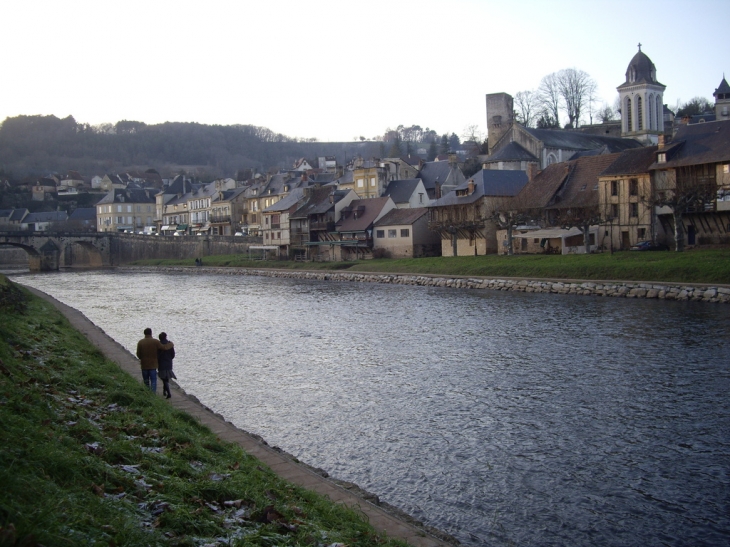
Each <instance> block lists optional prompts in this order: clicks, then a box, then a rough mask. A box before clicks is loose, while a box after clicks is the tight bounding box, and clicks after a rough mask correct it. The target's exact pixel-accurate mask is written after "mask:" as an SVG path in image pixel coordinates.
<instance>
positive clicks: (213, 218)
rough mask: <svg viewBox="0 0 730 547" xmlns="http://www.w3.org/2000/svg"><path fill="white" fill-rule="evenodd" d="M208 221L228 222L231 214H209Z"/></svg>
mask: <svg viewBox="0 0 730 547" xmlns="http://www.w3.org/2000/svg"><path fill="white" fill-rule="evenodd" d="M208 222H211V223H215V224H230V223H231V215H210V216H209V217H208Z"/></svg>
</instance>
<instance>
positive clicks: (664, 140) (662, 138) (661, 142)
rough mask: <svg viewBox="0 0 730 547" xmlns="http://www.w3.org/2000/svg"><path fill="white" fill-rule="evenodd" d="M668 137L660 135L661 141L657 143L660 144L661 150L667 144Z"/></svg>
mask: <svg viewBox="0 0 730 547" xmlns="http://www.w3.org/2000/svg"><path fill="white" fill-rule="evenodd" d="M666 138H667V136H666V135H659V141H658V143H657V144H658V145H659V149H660V150H661V149H662V148H664V147H665V146H666V145H667V143H666Z"/></svg>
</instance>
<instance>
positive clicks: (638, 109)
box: [636, 97, 644, 131]
mask: <svg viewBox="0 0 730 547" xmlns="http://www.w3.org/2000/svg"><path fill="white" fill-rule="evenodd" d="M641 102H642V101H641V97H639V98H638V99H636V122H637V125H638V126H639V131H641V130H642V129H644V116H643V115H642V114H643V109H642V104H641Z"/></svg>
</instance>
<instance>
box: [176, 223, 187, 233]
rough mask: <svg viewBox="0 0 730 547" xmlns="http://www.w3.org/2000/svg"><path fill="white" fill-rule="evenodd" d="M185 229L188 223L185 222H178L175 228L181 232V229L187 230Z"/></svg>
mask: <svg viewBox="0 0 730 547" xmlns="http://www.w3.org/2000/svg"><path fill="white" fill-rule="evenodd" d="M187 229H188V225H187V224H178V225H177V228H176V230H177V231H178V232H181V231H184V230H187Z"/></svg>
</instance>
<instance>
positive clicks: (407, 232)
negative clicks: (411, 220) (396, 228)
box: [400, 228, 411, 237]
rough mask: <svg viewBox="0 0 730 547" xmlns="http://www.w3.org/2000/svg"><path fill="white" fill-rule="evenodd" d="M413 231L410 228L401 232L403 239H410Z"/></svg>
mask: <svg viewBox="0 0 730 547" xmlns="http://www.w3.org/2000/svg"><path fill="white" fill-rule="evenodd" d="M410 235H411V231H410V230H409V229H408V228H402V229H401V231H400V236H401V237H410Z"/></svg>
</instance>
